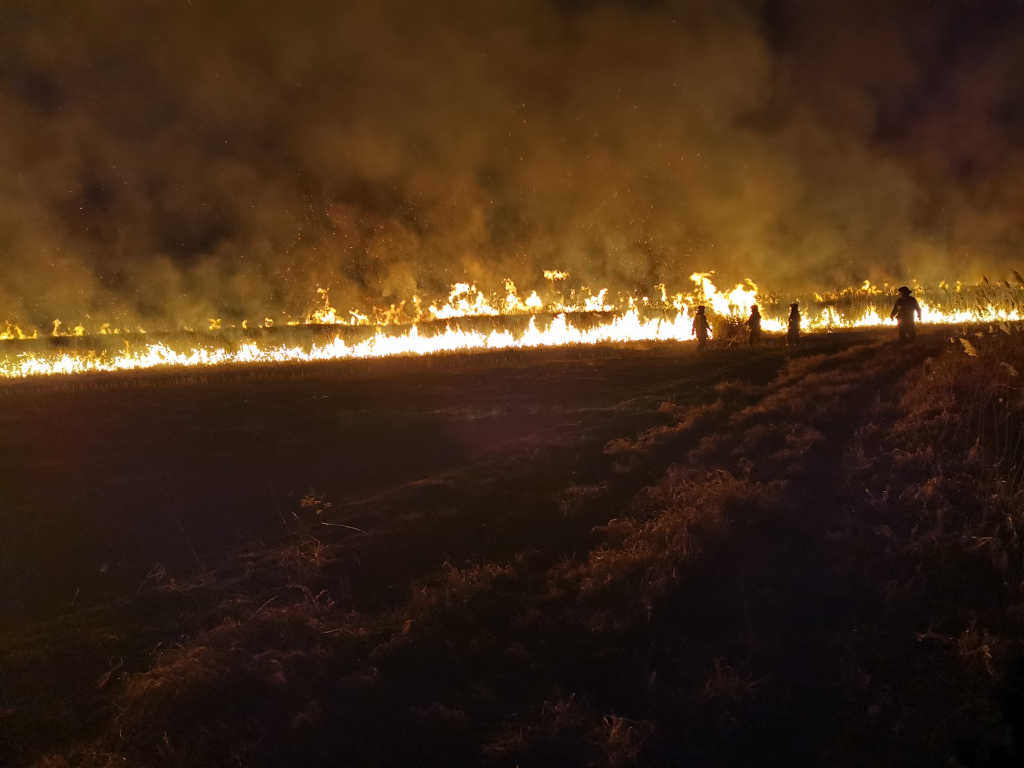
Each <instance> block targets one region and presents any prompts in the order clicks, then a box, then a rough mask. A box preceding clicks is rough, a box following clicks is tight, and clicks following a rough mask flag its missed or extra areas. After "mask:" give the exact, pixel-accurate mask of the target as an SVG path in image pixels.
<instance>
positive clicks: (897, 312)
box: [889, 285, 921, 342]
mask: <svg viewBox="0 0 1024 768" xmlns="http://www.w3.org/2000/svg"><path fill="white" fill-rule="evenodd" d="M896 290H897V291H899V294H900V297H899V298H898V299H896V304H895V306H893V308H892V312H890V313H889V319H890V320H892V319H893V318H895V319H896V322H897V323H898V324H899V328H900V341H902V342H909V341H913V340H914V338H915V337H916V336H917V328H916V327H915V326H914V319H915V315H916V316H917V318H916V319H918V320H920V319H921V305H920V304H918V303H917V299H915V298H914V297H913V296H911V295H910V294H911V290H910V289H909V288H908V287H907V286H905V285H901V286H900V287H899V288H897V289H896Z"/></svg>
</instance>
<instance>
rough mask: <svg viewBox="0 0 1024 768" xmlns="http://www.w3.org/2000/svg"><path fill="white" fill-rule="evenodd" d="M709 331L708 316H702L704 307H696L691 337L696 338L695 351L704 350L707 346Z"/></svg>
mask: <svg viewBox="0 0 1024 768" xmlns="http://www.w3.org/2000/svg"><path fill="white" fill-rule="evenodd" d="M710 331H711V327H710V326H709V325H708V316H707V315H705V314H704V306H703V305H701V306H699V307H697V314H696V315H695V316H694V318H693V335H694V336H696V337H697V349H704V347H706V346H707V345H708V333H709V332H710Z"/></svg>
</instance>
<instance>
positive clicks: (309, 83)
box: [0, 0, 1024, 327]
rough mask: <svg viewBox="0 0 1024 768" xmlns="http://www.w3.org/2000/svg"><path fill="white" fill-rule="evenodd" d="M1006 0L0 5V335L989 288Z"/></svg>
mask: <svg viewBox="0 0 1024 768" xmlns="http://www.w3.org/2000/svg"><path fill="white" fill-rule="evenodd" d="M1017 5H1018V4H1016V3H1009V2H984V0H975V1H974V2H968V1H967V0H963V1H962V2H957V1H954V0H932V1H931V2H918V1H917V0H906V1H904V2H896V1H895V0H875V1H874V2H867V1H866V2H860V1H858V2H845V3H843V2H827V1H826V0H777V1H776V2H753V1H752V0H697V1H695V2H656V1H654V0H649V1H648V2H625V1H624V0H620V1H619V2H596V1H593V2H586V1H585V0H488V1H487V2H479V0H477V1H476V2H474V1H472V0H432V2H429V3H427V2H422V3H420V2H411V1H410V0H350V1H348V2H334V1H332V0H291V1H290V2H287V3H285V2H272V1H271V0H244V1H243V0H234V1H232V0H157V1H155V2H145V3H140V2H138V0H88V1H86V0H81V2H72V1H71V0H63V1H58V0H5V2H4V3H3V4H0V320H2V319H4V318H8V319H17V320H20V321H23V322H29V323H33V324H36V325H39V326H42V327H45V326H46V325H47V324H48V323H49V322H50V321H51V320H52V319H53V318H57V317H59V318H61V319H62V320H64V321H65V322H71V323H73V322H79V321H82V320H83V319H84V318H86V317H87V316H89V317H91V318H93V319H96V320H99V319H103V320H110V321H112V322H115V323H122V324H130V323H132V322H143V324H146V323H157V324H159V323H166V324H171V325H179V324H196V323H203V322H205V319H206V318H210V317H223V318H225V319H226V320H230V321H237V320H240V319H241V318H244V317H248V318H251V319H253V318H254V319H262V318H263V317H272V318H280V317H281V316H282V313H286V314H289V315H292V316H295V315H298V314H301V312H302V310H303V309H304V308H305V307H306V306H307V304H308V303H309V302H310V300H311V299H314V298H315V297H316V288H317V286H330V288H331V299H332V302H333V303H334V304H335V305H336V306H349V305H351V306H368V305H373V304H387V303H391V302H394V301H398V300H400V299H404V298H409V297H410V296H411V295H412V294H414V293H419V294H420V295H437V294H440V293H443V292H444V290H445V288H446V287H447V285H449V284H450V283H452V282H454V281H456V280H464V279H469V280H474V281H477V282H478V283H479V284H481V285H484V286H488V287H493V288H497V287H498V286H500V280H501V279H502V278H506V277H509V278H512V279H513V280H515V281H516V283H517V285H519V286H520V287H521V288H526V289H530V288H537V287H542V286H543V278H542V276H541V270H542V269H545V268H558V269H562V270H566V271H568V272H569V273H571V274H572V280H573V282H574V283H579V284H590V285H597V286H605V285H610V286H612V287H614V288H618V289H621V290H634V289H638V290H650V288H651V287H652V286H653V285H655V284H657V283H659V282H663V281H665V282H668V283H669V285H670V287H671V286H679V287H682V286H683V285H684V284H685V283H686V279H687V277H688V275H689V274H690V273H691V272H692V271H694V270H697V269H701V270H703V269H709V268H710V269H716V270H718V271H719V272H720V273H722V279H723V281H724V280H726V279H728V280H736V279H739V278H742V277H745V276H751V277H754V278H755V279H759V280H762V281H764V282H765V283H767V284H768V286H769V287H771V288H774V289H776V290H783V291H785V290H793V291H796V290H803V289H805V288H808V287H833V286H835V285H843V284H849V283H851V282H860V281H863V280H864V279H871V280H873V281H882V280H890V281H891V280H902V279H908V278H910V277H917V278H919V279H922V280H933V279H940V278H944V277H945V278H964V279H974V278H976V277H977V276H978V275H979V274H980V273H981V272H982V271H989V272H991V276H993V277H1002V273H1003V272H1004V271H1005V270H1007V269H1008V268H1010V267H1012V266H1016V263H1015V261H1014V260H1015V259H1016V258H1017V254H1018V249H1019V246H1020V244H1021V240H1022V224H1024V199H1022V198H1024V184H1022V182H1024V154H1022V152H1021V146H1022V140H1024V89H1022V86H1021V85H1020V84H1021V83H1022V82H1024V44H1022V41H1024V34H1022V33H1024V26H1022V19H1024V13H1022V12H1020V11H1018V10H1016V7H1017Z"/></svg>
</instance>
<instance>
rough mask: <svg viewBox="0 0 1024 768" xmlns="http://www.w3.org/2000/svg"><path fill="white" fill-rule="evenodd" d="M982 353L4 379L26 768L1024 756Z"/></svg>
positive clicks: (0, 403) (674, 348)
mask: <svg viewBox="0 0 1024 768" xmlns="http://www.w3.org/2000/svg"><path fill="white" fill-rule="evenodd" d="M985 330H986V331H987V330H988V329H985ZM963 333H964V331H963V329H961V331H960V333H959V334H958V333H957V332H956V331H952V330H947V329H942V330H939V331H936V332H932V333H931V334H930V335H926V336H925V337H924V338H921V339H919V342H918V344H916V345H915V346H913V347H909V348H902V347H897V346H896V345H894V344H892V343H891V342H889V341H888V339H889V334H877V333H871V332H850V333H842V334H834V335H829V336H821V337H811V338H809V339H807V341H806V344H805V345H804V346H803V347H802V348H801V349H800V351H799V352H798V353H795V354H789V353H787V351H786V350H785V349H784V348H782V347H781V346H777V345H775V344H774V343H772V344H769V345H767V346H766V347H765V348H762V349H759V350H756V351H751V350H748V349H744V348H726V349H716V350H710V351H709V352H708V353H706V354H704V355H698V354H697V353H696V351H695V350H694V349H693V347H692V346H691V345H664V346H655V347H652V348H650V349H610V348H604V349H585V350H549V351H540V352H530V353H515V354H509V353H501V354H498V355H491V354H482V355H473V356H465V357H438V358H431V359H423V360H416V359H403V360H391V361H373V362H365V363H354V364H353V363H338V364H323V365H307V366H297V367H266V368H252V369H226V370H220V371H199V372H189V373H185V374H182V373H180V372H174V373H157V372H153V373H147V374H144V375H130V376H129V375H125V376H101V377H96V378H86V377H82V378H67V379H62V380H55V381H42V380H30V381H24V382H8V383H5V384H4V385H3V386H0V527H2V531H3V538H2V540H0V764H2V763H4V762H5V761H6V762H7V763H10V764H12V765H40V766H60V765H84V766H112V765H132V766H135V765H152V766H186V765H188V766H192V765H197V766H198V765H218V766H219V765H225V766H227V765H246V766H248V765H253V766H262V765H267V766H277V765H289V766H290V765H311V766H312V765H348V764H353V765H382V766H383V765H394V766H398V765H479V764H486V765H496V766H506V765H507V766H513V765H681V764H684V765H708V766H712V765H714V766H718V765H721V766H738V765H775V764H779V765H783V764H785V765H864V764H872V765H894V766H895V765H1004V764H1006V765H1009V764H1015V763H1016V760H1017V758H1018V757H1019V752H1018V749H1019V745H1018V744H1017V741H1016V739H1017V733H1018V727H1019V725H1020V722H1019V720H1020V713H1021V702H1022V693H1021V691H1022V688H1024V687H1022V686H1021V685H1020V684H1019V683H1020V681H1021V680H1022V679H1024V673H1022V670H1024V665H1022V663H1021V661H1020V659H1021V658H1022V654H1021V647H1022V638H1024V599H1022V597H1021V584H1022V582H1024V558H1022V551H1024V547H1022V545H1021V543H1020V542H1019V541H1018V538H1017V534H1016V530H1017V529H1016V525H1017V524H1018V521H1020V520H1022V519H1024V518H1022V515H1021V504H1020V481H1021V479H1022V478H1021V472H1020V471H1019V468H1020V467H1021V466H1022V463H1021V461H1020V459H1021V457H1020V455H1019V454H1020V453H1021V450H1024V448H1022V446H1021V445H1020V443H1021V439H1020V435H1021V431H1020V424H1021V419H1020V414H1021V412H1022V408H1021V397H1020V395H1019V392H1018V391H1017V389H1016V388H1015V381H1016V380H1017V375H1016V368H1015V367H1014V366H1018V367H1020V366H1021V365H1022V363H1024V361H1022V360H1021V358H1022V357H1024V353H1022V349H1024V344H1022V343H1020V334H1019V331H1017V330H1016V329H1007V330H1006V331H1005V332H1000V331H997V330H993V331H992V332H990V333H983V334H982V336H983V337H984V338H975V337H974V336H971V337H970V338H972V339H974V345H975V346H976V347H977V349H975V346H971V347H970V351H971V352H973V353H974V354H973V355H968V354H965V353H964V345H961V344H956V345H955V346H954V345H951V344H950V341H949V337H950V335H963ZM1022 370H1024V368H1022Z"/></svg>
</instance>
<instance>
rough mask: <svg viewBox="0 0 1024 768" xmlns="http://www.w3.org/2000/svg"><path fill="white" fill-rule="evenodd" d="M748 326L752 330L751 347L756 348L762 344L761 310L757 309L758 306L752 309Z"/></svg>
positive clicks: (755, 305)
mask: <svg viewBox="0 0 1024 768" xmlns="http://www.w3.org/2000/svg"><path fill="white" fill-rule="evenodd" d="M746 326H747V327H748V328H749V329H750V346H752V347H755V346H757V345H758V344H760V343H761V310H759V309H758V308H757V304H754V305H753V306H752V307H751V308H750V317H748V318H747V322H746Z"/></svg>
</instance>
